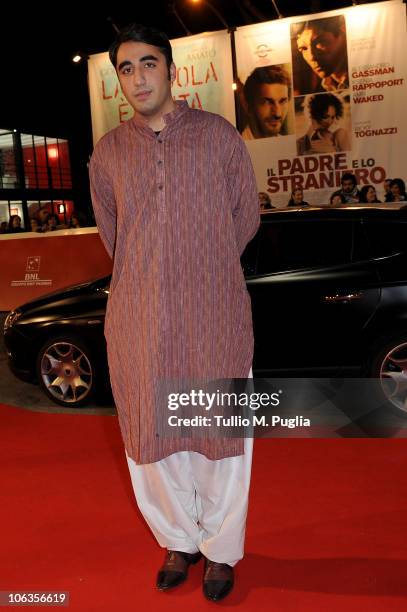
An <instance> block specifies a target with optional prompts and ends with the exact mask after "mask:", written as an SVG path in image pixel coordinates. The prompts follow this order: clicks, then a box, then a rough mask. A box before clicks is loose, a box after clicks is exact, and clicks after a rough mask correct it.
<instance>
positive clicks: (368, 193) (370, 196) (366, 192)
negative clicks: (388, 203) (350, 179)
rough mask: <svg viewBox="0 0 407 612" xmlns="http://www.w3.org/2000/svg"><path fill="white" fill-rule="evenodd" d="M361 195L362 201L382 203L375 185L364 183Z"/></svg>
mask: <svg viewBox="0 0 407 612" xmlns="http://www.w3.org/2000/svg"><path fill="white" fill-rule="evenodd" d="M359 197H360V202H363V203H366V204H381V202H380V200H378V199H377V194H376V189H375V188H374V187H373V185H363V187H362V189H361V190H360V196H359Z"/></svg>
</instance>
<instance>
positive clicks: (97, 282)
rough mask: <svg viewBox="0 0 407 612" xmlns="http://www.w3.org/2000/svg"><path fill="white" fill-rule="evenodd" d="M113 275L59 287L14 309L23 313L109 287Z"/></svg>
mask: <svg viewBox="0 0 407 612" xmlns="http://www.w3.org/2000/svg"><path fill="white" fill-rule="evenodd" d="M110 278H111V276H110V275H109V276H103V277H102V278H97V279H91V280H89V281H86V282H84V283H80V284H78V285H71V286H69V287H64V288H62V289H58V290H57V291H52V292H51V293H46V294H45V295H42V296H41V297H39V298H36V299H34V300H30V301H29V302H25V303H24V304H21V306H18V307H17V308H15V309H14V310H19V311H20V312H22V313H26V312H29V311H30V310H35V309H37V308H41V307H42V306H44V305H50V304H52V302H54V301H55V302H60V301H61V300H66V299H70V300H71V299H72V298H77V297H80V296H82V295H85V294H88V293H89V292H92V291H97V290H100V289H102V288H104V287H106V288H108V286H109V283H110Z"/></svg>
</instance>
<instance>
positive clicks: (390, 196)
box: [259, 172, 407, 212]
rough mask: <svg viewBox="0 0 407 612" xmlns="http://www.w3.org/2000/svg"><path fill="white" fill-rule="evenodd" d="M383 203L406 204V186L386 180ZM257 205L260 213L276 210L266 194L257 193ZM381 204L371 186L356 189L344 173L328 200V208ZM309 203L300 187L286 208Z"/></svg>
mask: <svg viewBox="0 0 407 612" xmlns="http://www.w3.org/2000/svg"><path fill="white" fill-rule="evenodd" d="M383 189H384V202H389V203H390V202H406V204H407V193H406V185H405V183H404V181H403V180H402V179H400V178H395V179H386V180H385V181H384V183H383ZM259 203H260V210H261V212H263V211H267V210H272V209H274V208H276V207H275V206H273V204H272V202H271V198H270V196H269V194H268V193H266V192H264V191H262V192H260V193H259ZM358 203H362V204H382V203H383V202H382V201H381V200H379V199H378V197H377V193H376V188H375V187H374V186H373V185H364V186H363V187H361V188H360V189H358V186H357V181H356V177H355V175H354V174H352V173H351V172H346V173H345V174H344V175H343V176H342V178H341V188H340V189H338V190H337V191H334V192H333V193H332V194H331V196H330V198H329V206H332V207H335V206H342V205H344V204H345V205H346V204H358ZM310 205H311V204H310V203H309V202H306V201H305V200H304V192H303V189H302V188H301V187H297V188H295V189H293V191H292V193H291V196H290V199H289V200H288V202H287V205H286V206H287V207H292V206H295V207H297V208H298V207H301V208H306V207H308V206H310Z"/></svg>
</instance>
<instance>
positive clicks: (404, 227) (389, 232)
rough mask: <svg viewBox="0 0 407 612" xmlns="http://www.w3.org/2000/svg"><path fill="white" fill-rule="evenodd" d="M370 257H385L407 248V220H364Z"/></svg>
mask: <svg viewBox="0 0 407 612" xmlns="http://www.w3.org/2000/svg"><path fill="white" fill-rule="evenodd" d="M364 225H365V229H366V233H367V237H368V241H369V246H370V251H371V257H373V258H376V257H386V256H389V255H394V254H395V253H401V252H403V251H406V250H407V222H405V221H400V220H398V221H378V220H377V221H375V220H372V221H365V223H364Z"/></svg>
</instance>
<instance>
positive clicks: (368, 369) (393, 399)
mask: <svg viewBox="0 0 407 612" xmlns="http://www.w3.org/2000/svg"><path fill="white" fill-rule="evenodd" d="M369 353H370V357H369V359H368V360H367V361H366V364H365V370H364V373H365V375H366V376H368V377H370V378H375V379H377V381H378V385H380V388H381V391H382V393H383V394H384V397H385V398H386V399H387V400H388V402H389V406H390V407H391V409H392V411H393V412H394V413H395V414H397V416H399V417H403V418H406V419H407V335H406V334H398V335H395V336H393V337H391V338H389V337H387V338H385V339H382V340H381V341H378V342H376V343H375V345H374V346H372V347H371V350H370V351H369Z"/></svg>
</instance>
